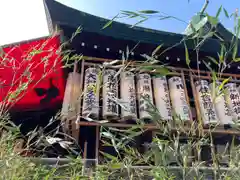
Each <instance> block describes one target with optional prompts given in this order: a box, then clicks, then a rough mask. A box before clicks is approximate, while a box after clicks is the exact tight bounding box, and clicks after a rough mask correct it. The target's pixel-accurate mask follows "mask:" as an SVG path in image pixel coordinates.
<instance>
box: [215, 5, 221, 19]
mask: <svg viewBox="0 0 240 180" xmlns="http://www.w3.org/2000/svg"><path fill="white" fill-rule="evenodd" d="M221 12H222V5H221V6H220V7H219V8H218V11H217V14H216V18H218V17H219V15H220V13H221Z"/></svg>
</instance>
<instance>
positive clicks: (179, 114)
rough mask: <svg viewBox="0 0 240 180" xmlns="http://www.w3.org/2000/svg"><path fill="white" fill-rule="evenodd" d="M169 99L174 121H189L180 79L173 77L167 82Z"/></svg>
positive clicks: (188, 111)
mask: <svg viewBox="0 0 240 180" xmlns="http://www.w3.org/2000/svg"><path fill="white" fill-rule="evenodd" d="M168 84H169V90H170V98H171V102H172V107H173V113H174V118H175V119H176V120H183V121H185V120H190V108H189V106H188V103H187V99H186V95H185V90H184V85H183V81H182V78H180V77H177V76H173V77H171V78H170V79H169V80H168Z"/></svg>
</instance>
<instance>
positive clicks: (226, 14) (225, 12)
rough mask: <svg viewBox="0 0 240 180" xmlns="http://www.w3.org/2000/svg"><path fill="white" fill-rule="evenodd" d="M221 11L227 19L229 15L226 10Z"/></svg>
mask: <svg viewBox="0 0 240 180" xmlns="http://www.w3.org/2000/svg"><path fill="white" fill-rule="evenodd" d="M223 11H224V14H225V16H226V17H227V18H229V14H228V12H227V10H226V9H225V8H223Z"/></svg>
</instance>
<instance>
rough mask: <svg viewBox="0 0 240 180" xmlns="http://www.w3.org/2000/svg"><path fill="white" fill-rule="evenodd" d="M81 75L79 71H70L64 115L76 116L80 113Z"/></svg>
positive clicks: (65, 94) (63, 107)
mask: <svg viewBox="0 0 240 180" xmlns="http://www.w3.org/2000/svg"><path fill="white" fill-rule="evenodd" d="M80 82H81V76H80V74H79V73H74V72H73V73H69V74H68V79H67V83H66V88H65V93H64V99H63V106H62V115H63V116H68V117H69V118H71V117H70V116H73V117H74V116H76V115H79V113H80V102H81V100H80V96H81V84H80Z"/></svg>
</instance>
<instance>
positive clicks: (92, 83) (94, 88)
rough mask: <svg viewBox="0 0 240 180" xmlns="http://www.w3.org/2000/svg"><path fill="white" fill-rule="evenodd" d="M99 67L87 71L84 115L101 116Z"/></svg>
mask: <svg viewBox="0 0 240 180" xmlns="http://www.w3.org/2000/svg"><path fill="white" fill-rule="evenodd" d="M99 89H100V78H99V69H97V68H88V69H86V71H85V81H84V96H83V108H82V115H83V116H89V117H92V118H98V117H99Z"/></svg>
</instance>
